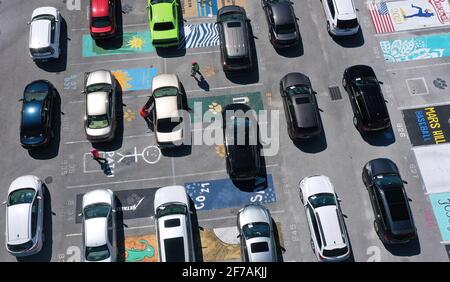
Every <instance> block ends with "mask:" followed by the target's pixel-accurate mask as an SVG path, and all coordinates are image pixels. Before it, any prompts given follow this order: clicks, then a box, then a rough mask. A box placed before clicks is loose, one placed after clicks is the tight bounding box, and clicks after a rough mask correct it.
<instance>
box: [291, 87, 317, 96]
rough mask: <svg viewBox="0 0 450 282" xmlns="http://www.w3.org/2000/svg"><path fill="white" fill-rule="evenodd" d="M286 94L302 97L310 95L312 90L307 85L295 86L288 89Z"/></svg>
mask: <svg viewBox="0 0 450 282" xmlns="http://www.w3.org/2000/svg"><path fill="white" fill-rule="evenodd" d="M286 93H287V94H288V96H295V95H300V94H310V93H311V88H309V86H307V85H295V86H291V87H288V88H287V89H286Z"/></svg>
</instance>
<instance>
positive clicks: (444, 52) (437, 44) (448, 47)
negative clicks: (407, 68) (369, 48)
mask: <svg viewBox="0 0 450 282" xmlns="http://www.w3.org/2000/svg"><path fill="white" fill-rule="evenodd" d="M380 47H381V50H382V52H383V56H384V58H385V61H386V62H387V63H395V62H407V61H415V60H426V59H434V58H443V57H448V56H450V34H449V33H446V34H435V35H429V36H417V37H410V38H404V39H395V40H385V41H380Z"/></svg>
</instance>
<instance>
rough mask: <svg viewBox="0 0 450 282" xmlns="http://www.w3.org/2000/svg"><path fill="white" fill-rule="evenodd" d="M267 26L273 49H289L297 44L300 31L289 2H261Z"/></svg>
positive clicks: (270, 0) (263, 0) (276, 0)
mask: <svg viewBox="0 0 450 282" xmlns="http://www.w3.org/2000/svg"><path fill="white" fill-rule="evenodd" d="M261 4H262V6H263V9H264V12H265V14H266V20H267V24H268V26H269V38H270V43H272V45H273V46H274V47H275V48H283V47H291V46H294V45H296V44H298V43H299V41H300V31H299V29H298V25H297V19H296V16H295V13H294V9H293V8H292V4H291V2H290V1H289V0H261Z"/></svg>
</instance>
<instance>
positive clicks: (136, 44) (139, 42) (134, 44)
mask: <svg viewBox="0 0 450 282" xmlns="http://www.w3.org/2000/svg"><path fill="white" fill-rule="evenodd" d="M144 43H145V42H144V39H143V38H141V37H139V36H133V37H132V38H131V39H130V40H128V46H129V47H130V48H133V49H142V47H144Z"/></svg>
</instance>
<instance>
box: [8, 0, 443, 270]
mask: <svg viewBox="0 0 450 282" xmlns="http://www.w3.org/2000/svg"><path fill="white" fill-rule="evenodd" d="M28 2H29V1H12V0H9V1H1V2H0V12H1V14H2V15H5V16H4V17H0V58H1V59H0V61H1V62H2V63H1V67H0V77H1V78H2V83H0V93H1V94H2V103H1V104H0V109H1V113H2V115H1V116H0V120H1V122H0V128H1V132H2V134H1V137H0V139H1V141H2V145H3V146H1V148H0V153H1V155H2V156H3V157H2V158H1V159H0V167H1V168H2V169H1V170H0V176H1V177H0V181H1V186H2V187H3V189H1V191H0V199H2V201H3V200H4V199H6V195H7V188H8V187H9V185H10V183H11V182H12V181H13V180H14V179H15V178H17V177H19V176H21V175H26V174H33V175H36V176H38V177H40V178H41V179H42V180H44V181H45V183H46V185H47V187H48V191H49V197H48V199H46V200H47V210H46V228H45V244H44V249H43V251H42V252H41V253H40V254H38V255H35V256H33V257H30V258H29V260H39V261H50V260H51V261H80V259H81V224H80V223H79V220H78V216H77V214H78V213H79V208H80V197H81V195H83V194H84V193H86V192H88V191H91V190H93V189H97V188H109V189H111V190H113V191H114V192H115V193H116V195H117V196H118V199H119V201H120V206H121V213H122V215H121V219H120V223H121V224H119V226H123V228H120V230H119V238H122V240H121V241H122V243H121V244H120V247H119V250H120V251H121V257H122V259H123V260H125V261H156V260H157V255H156V253H155V252H156V245H155V244H156V241H155V236H154V233H155V229H154V225H153V224H154V221H153V219H152V218H151V216H153V198H152V197H153V196H154V192H155V190H156V188H158V187H162V186H166V185H173V184H177V185H185V186H186V188H188V187H189V189H190V190H189V191H191V193H192V194H191V198H192V199H193V201H194V203H195V204H196V206H197V207H198V209H197V217H198V223H199V226H201V230H200V231H199V233H200V237H201V246H200V247H201V252H200V253H201V256H200V257H201V259H202V260H204V261H240V253H239V246H238V240H237V239H236V235H237V230H236V214H237V212H238V210H239V209H240V208H241V207H242V206H243V205H244V204H246V203H249V202H251V201H254V200H255V199H258V201H261V202H262V203H264V205H266V206H267V207H268V208H269V209H270V211H271V213H272V217H273V219H274V221H275V222H276V223H277V230H278V235H279V241H280V245H281V246H282V247H283V249H285V252H283V254H282V257H283V261H300V262H302V261H316V258H315V256H314V253H313V251H312V250H311V246H310V235H309V230H308V226H307V222H306V218H305V214H304V210H303V207H302V206H301V202H300V200H299V194H298V183H299V181H300V180H301V179H302V178H304V177H306V176H310V175H314V174H324V175H327V176H328V177H330V179H331V181H332V183H333V184H334V186H335V189H336V192H337V194H338V195H339V197H340V198H341V200H342V201H341V203H340V204H341V207H342V211H343V213H344V214H345V224H346V227H347V230H348V232H349V236H350V243H351V248H352V253H353V258H354V260H355V261H361V262H364V261H383V262H384V261H394V262H396V261H405V262H406V261H448V260H449V256H448V254H447V252H446V249H445V247H444V246H443V245H441V244H440V241H441V238H440V234H439V230H438V227H437V225H436V222H435V219H434V216H433V212H432V210H431V206H430V204H429V201H428V198H427V197H426V196H425V195H424V188H423V184H422V180H421V176H420V171H419V170H418V168H417V163H416V159H415V156H414V154H413V151H412V145H411V141H410V138H409V136H408V134H407V131H406V127H407V125H406V124H405V121H404V119H403V116H402V112H401V111H402V110H405V109H411V108H416V107H417V108H418V107H421V106H427V105H438V104H439V105H440V104H445V103H446V102H448V101H449V96H448V89H447V88H446V86H445V87H444V85H446V83H445V81H450V77H449V76H450V74H449V73H450V72H449V65H448V62H447V59H446V58H445V57H431V58H426V59H423V60H413V59H411V60H409V59H408V60H407V59H404V60H400V59H399V60H396V61H392V62H391V61H389V60H388V58H387V57H386V54H387V53H388V52H387V51H386V50H382V48H381V47H380V46H385V45H380V42H383V41H392V40H396V39H404V38H410V37H426V36H432V35H441V36H443V35H445V33H446V32H448V28H447V29H446V28H439V29H426V30H409V31H400V32H395V33H376V32H375V29H374V25H373V22H372V20H371V16H370V12H369V9H368V7H367V5H366V3H365V1H354V2H355V5H356V8H357V9H358V12H357V13H358V17H359V21H360V24H361V29H362V31H361V32H360V33H359V34H358V36H356V37H355V38H352V39H349V40H338V39H333V38H332V37H330V36H329V35H328V33H327V31H326V21H325V16H324V12H323V9H322V6H321V3H320V2H319V1H313V0H305V1H301V3H300V1H294V2H295V3H294V8H295V13H296V15H297V17H298V18H299V27H300V31H301V35H302V44H301V47H298V48H294V49H290V50H286V51H276V50H275V49H274V48H273V47H272V45H271V44H270V42H269V40H268V29H267V24H266V19H265V17H264V14H263V11H262V9H261V5H260V1H253V0H247V1H245V0H240V1H236V2H237V4H240V5H242V6H244V7H245V9H246V11H247V14H248V16H249V18H250V19H251V25H252V30H253V34H254V41H255V46H256V57H257V69H256V70H255V71H254V72H253V73H250V74H248V75H246V76H245V77H227V76H225V74H224V73H223V71H222V68H221V66H220V51H219V47H218V39H217V38H216V37H214V32H212V34H211V33H208V32H206V30H208V31H210V32H211V30H213V31H214V26H213V24H212V23H214V21H215V17H214V16H213V15H211V16H208V13H210V12H208V11H206V12H204V11H203V10H200V9H199V10H198V11H197V10H192V9H189V8H188V6H189V4H192V2H194V1H187V0H185V1H181V2H182V4H183V5H184V7H185V9H184V20H185V36H186V38H188V39H189V40H187V41H186V44H185V48H180V49H178V50H172V51H171V52H169V51H164V52H156V50H154V48H152V46H148V43H146V42H145V40H148V38H146V36H147V32H148V17H147V12H146V1H143V0H120V1H117V2H118V3H120V4H121V6H122V10H123V13H122V14H121V19H120V22H121V23H122V26H123V37H121V38H120V39H117V40H114V42H112V43H110V44H111V45H105V46H100V47H99V46H97V45H95V43H93V42H92V40H90V36H89V30H88V28H87V27H88V21H87V7H86V6H87V5H88V3H87V1H81V3H82V5H81V7H80V10H77V9H68V7H71V6H70V3H66V2H71V1H59V2H58V3H49V1H46V0H35V1H32V2H33V3H32V4H30V3H28ZM51 2H52V1H51ZM217 2H219V4H221V3H222V2H223V3H231V2H232V1H217ZM49 4H51V5H54V6H55V7H57V8H58V9H59V10H60V11H61V14H62V16H63V18H64V22H65V24H63V36H62V37H63V41H62V46H63V56H62V58H61V59H60V60H59V61H58V62H55V63H48V64H45V65H39V66H38V65H36V64H35V63H34V62H33V61H32V60H31V58H30V57H29V52H28V48H27V47H28V29H29V26H28V25H27V24H26V22H27V21H28V20H29V16H30V15H31V13H32V11H33V10H34V9H35V8H37V7H40V6H46V5H49ZM194 4H195V3H194ZM219 6H220V5H219ZM71 8H72V7H71ZM75 8H76V7H75ZM391 54H393V52H392V53H391ZM192 60H196V61H197V62H198V63H199V64H200V66H201V70H202V72H203V73H204V75H205V78H206V82H204V83H197V82H196V81H195V80H194V79H193V78H192V77H190V66H191V61H192ZM355 64H367V65H370V66H372V67H373V68H374V70H375V71H376V73H377V76H378V78H379V80H380V81H382V82H383V86H382V88H383V92H384V95H385V98H386V100H387V105H388V110H389V113H390V117H391V121H392V130H387V131H386V132H383V133H380V134H375V135H371V136H368V137H367V136H361V134H359V132H358V131H357V130H356V129H355V128H354V126H353V124H352V117H353V114H352V110H351V106H350V103H349V101H348V95H347V94H346V92H345V90H344V89H343V87H342V82H341V81H342V74H343V71H344V69H346V68H347V67H348V66H351V65H355ZM96 69H109V70H112V71H113V73H114V75H115V77H116V79H117V81H118V82H119V83H120V86H121V91H120V92H121V94H122V95H121V99H120V100H121V103H122V104H123V107H122V109H121V110H122V113H123V115H122V116H123V117H122V118H121V120H120V122H119V124H120V125H119V127H118V134H117V135H118V136H117V137H116V139H115V140H114V141H113V142H111V143H110V144H102V145H99V146H98V149H99V150H100V151H101V152H102V155H103V157H105V158H106V159H107V160H108V163H109V169H108V170H107V171H104V170H102V169H101V168H100V166H99V165H98V164H97V163H96V162H95V161H94V160H92V158H91V157H90V155H89V150H90V149H91V148H92V145H91V144H90V143H89V142H88V141H86V138H85V134H84V129H83V115H84V114H83V112H84V100H83V96H82V94H81V90H82V87H83V74H84V72H86V71H93V70H96ZM289 72H302V73H305V74H306V75H308V76H309V77H310V79H311V82H312V85H313V88H314V90H315V91H316V92H317V93H318V94H317V100H318V104H319V108H320V109H321V119H322V122H323V126H324V135H323V136H322V137H321V138H320V139H319V140H317V142H314V143H305V144H294V143H293V142H292V141H291V140H290V139H289V137H288V134H287V131H286V121H285V117H284V112H283V105H282V100H281V97H280V94H279V80H280V78H281V77H282V76H284V75H285V74H287V73H289ZM160 73H174V74H177V75H178V76H179V78H180V80H181V82H182V84H183V86H184V89H185V92H186V94H187V98H188V103H193V101H202V102H204V103H205V104H206V105H207V108H205V109H204V111H211V112H212V113H214V112H220V109H221V107H224V106H226V104H227V103H231V102H233V101H241V100H243V101H247V103H248V104H250V105H251V106H252V107H254V108H260V109H266V110H278V111H279V113H280V115H279V124H275V125H274V128H278V129H279V151H278V154H276V155H275V156H271V157H265V167H266V174H265V177H264V178H261V179H258V181H257V183H256V185H257V186H258V187H257V188H260V189H256V191H254V192H246V191H245V187H234V184H233V183H232V182H231V181H229V180H228V175H227V173H226V170H225V159H224V156H223V147H221V146H215V145H212V146H210V145H205V144H203V145H193V146H190V147H184V148H182V149H180V150H175V151H163V152H162V151H161V150H160V149H159V148H158V147H157V146H156V141H155V137H154V135H153V132H152V131H151V130H150V129H149V128H148V127H147V125H146V123H145V121H144V120H143V119H142V118H141V117H140V116H139V109H140V107H142V106H143V105H144V104H145V102H146V101H147V99H148V96H149V95H150V87H151V85H150V83H149V82H151V79H150V78H151V77H152V76H154V75H156V74H160ZM36 79H47V80H49V81H51V82H52V83H53V84H54V85H55V86H56V88H57V90H58V93H59V97H60V98H59V99H58V100H60V103H58V104H59V105H58V106H57V111H56V112H57V113H56V115H57V118H56V127H55V128H57V131H56V132H55V133H56V134H55V135H56V138H55V140H54V141H53V142H52V144H51V145H50V147H49V148H47V149H45V150H43V151H40V152H38V153H29V152H27V151H26V150H24V149H22V148H21V146H20V144H19V134H18V133H19V124H20V118H19V117H20V103H18V99H19V98H21V96H22V93H23V88H24V86H25V85H26V84H27V83H29V82H31V81H33V80H36ZM438 79H439V80H438ZM411 80H413V81H411ZM443 81H444V82H443ZM335 86H337V87H339V89H340V94H341V97H331V96H330V92H329V88H330V87H335ZM269 122H270V123H271V122H272V121H269ZM206 126H207V125H206V124H203V125H201V124H200V125H198V124H197V126H196V127H194V129H193V130H194V132H195V131H199V132H202V128H204V127H206ZM378 157H388V158H390V159H392V160H394V161H395V162H396V163H397V165H398V166H399V168H400V172H401V175H402V177H403V178H404V179H405V180H406V181H407V182H408V184H407V185H406V191H407V193H408V196H409V198H410V199H411V202H410V205H411V208H412V211H413V215H414V220H415V223H416V226H417V229H418V235H419V236H418V237H419V239H418V240H417V241H416V242H413V243H411V244H408V245H405V246H401V247H396V248H387V247H386V246H384V245H383V244H382V243H381V241H380V240H379V238H378V237H377V235H376V233H375V231H374V229H373V219H374V218H373V217H374V215H373V212H372V208H371V205H370V202H369V198H368V194H367V191H366V189H365V188H364V185H363V183H362V181H361V171H362V167H363V165H364V164H365V163H366V162H367V161H369V160H371V159H374V158H378ZM259 186H260V187H259ZM205 187H206V188H209V189H208V190H207V192H205ZM202 188H203V189H202ZM50 207H51V208H50ZM4 226H5V209H4V208H1V209H0V229H1V230H4ZM2 240H4V239H2ZM0 260H2V261H16V258H15V257H13V256H11V255H9V254H8V253H7V252H6V249H5V248H4V247H1V248H0Z"/></svg>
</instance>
